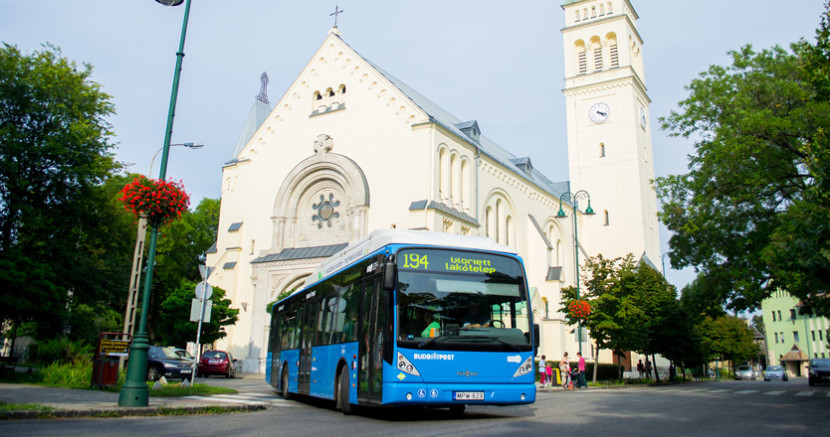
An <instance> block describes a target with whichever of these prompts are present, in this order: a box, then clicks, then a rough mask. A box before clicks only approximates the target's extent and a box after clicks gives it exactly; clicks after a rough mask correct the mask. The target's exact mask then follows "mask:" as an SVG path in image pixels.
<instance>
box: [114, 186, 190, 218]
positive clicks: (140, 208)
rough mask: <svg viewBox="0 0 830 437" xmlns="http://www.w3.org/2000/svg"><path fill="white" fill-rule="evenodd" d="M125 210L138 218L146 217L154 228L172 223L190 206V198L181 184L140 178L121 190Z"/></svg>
mask: <svg viewBox="0 0 830 437" xmlns="http://www.w3.org/2000/svg"><path fill="white" fill-rule="evenodd" d="M121 201H122V202H124V208H126V209H127V210H128V211H130V212H132V213H133V214H135V216H136V217H142V216H143V217H145V218H147V222H148V223H149V224H150V225H151V226H153V227H159V226H162V225H164V224H167V223H170V222H172V221H173V220H175V219H177V218H179V217H181V216H182V213H183V212H185V211H187V207H188V206H190V197H189V196H188V195H187V193H186V192H185V191H184V186H183V185H182V183H181V181H179V182H173V181H170V182H166V181H162V180H158V179H148V178H147V177H145V176H143V175H142V176H139V177H137V178H135V179H133V181H132V182H130V183H129V184H127V185H126V186H125V187H124V189H123V190H121Z"/></svg>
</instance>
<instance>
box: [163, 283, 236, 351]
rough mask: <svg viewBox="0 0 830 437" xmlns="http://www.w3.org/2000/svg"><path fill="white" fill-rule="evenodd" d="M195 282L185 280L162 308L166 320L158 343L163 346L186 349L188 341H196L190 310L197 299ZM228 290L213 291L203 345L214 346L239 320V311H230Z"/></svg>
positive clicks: (216, 288) (194, 325) (203, 333)
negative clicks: (192, 302) (228, 327)
mask: <svg viewBox="0 0 830 437" xmlns="http://www.w3.org/2000/svg"><path fill="white" fill-rule="evenodd" d="M196 284H197V283H196V282H193V281H189V280H183V281H182V282H181V284H180V286H179V287H177V288H176V289H174V290H173V291H172V292H171V293H169V294H168V295H167V297H166V299H165V300H164V302H162V304H161V309H162V312H163V314H164V317H162V318H161V320H160V321H159V324H158V326H157V328H158V329H157V330H156V332H157V341H158V342H159V343H160V344H166V345H177V346H180V347H184V346H185V345H186V344H187V342H188V341H196V330H197V327H198V323H197V322H191V321H190V306H191V301H192V300H193V298H194V290H195V289H196ZM225 295H226V294H225V290H223V289H221V288H218V287H213V296H211V298H210V300H211V301H213V308H212V310H211V314H210V323H203V324H202V335H201V337H200V339H199V342H200V343H201V344H203V345H204V344H211V343H213V342H215V341H216V340H219V339H220V338H224V337H225V336H226V335H227V333H226V332H225V327H226V326H230V325H234V324H235V323H236V322H237V320H238V319H239V310H238V309H233V308H231V307H230V305H231V301H230V299H227V298H225Z"/></svg>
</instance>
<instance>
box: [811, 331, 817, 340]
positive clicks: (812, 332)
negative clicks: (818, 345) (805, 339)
mask: <svg viewBox="0 0 830 437" xmlns="http://www.w3.org/2000/svg"><path fill="white" fill-rule="evenodd" d="M810 334H811V335H812V337H813V341H816V331H810Z"/></svg>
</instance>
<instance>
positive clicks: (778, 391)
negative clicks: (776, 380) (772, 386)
mask: <svg viewBox="0 0 830 437" xmlns="http://www.w3.org/2000/svg"><path fill="white" fill-rule="evenodd" d="M782 393H784V390H771V391H767V392H764V394H765V395H767V396H777V395H780V394H782Z"/></svg>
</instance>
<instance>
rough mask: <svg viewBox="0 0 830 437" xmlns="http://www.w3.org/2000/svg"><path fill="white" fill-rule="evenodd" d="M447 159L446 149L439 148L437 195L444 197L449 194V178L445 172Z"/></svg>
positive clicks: (447, 163)
mask: <svg viewBox="0 0 830 437" xmlns="http://www.w3.org/2000/svg"><path fill="white" fill-rule="evenodd" d="M448 161H449V160H448V159H447V150H446V149H441V151H440V152H438V197H439V198H444V197H445V196H447V195H448V194H449V190H448V189H447V183H448V179H449V175H448V174H447V173H448V172H447V166H448V165H449V162H448Z"/></svg>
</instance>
